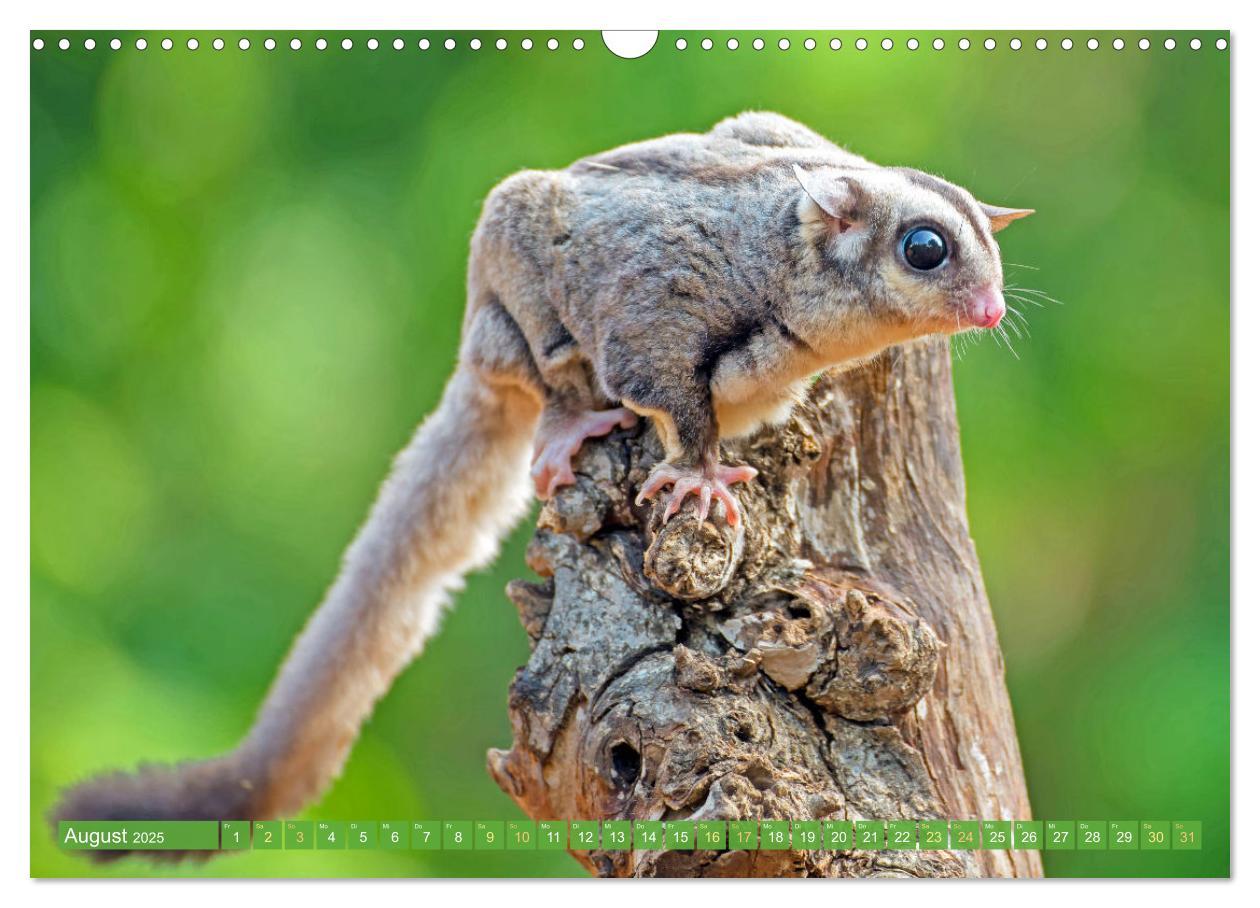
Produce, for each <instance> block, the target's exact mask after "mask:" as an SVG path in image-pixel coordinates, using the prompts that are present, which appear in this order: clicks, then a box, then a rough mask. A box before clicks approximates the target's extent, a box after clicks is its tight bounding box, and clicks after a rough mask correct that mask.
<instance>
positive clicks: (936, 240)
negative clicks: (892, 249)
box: [901, 227, 949, 271]
mask: <svg viewBox="0 0 1260 908" xmlns="http://www.w3.org/2000/svg"><path fill="white" fill-rule="evenodd" d="M901 251H902V253H903V254H904V255H905V257H906V261H907V262H908V263H909V264H910V267H911V268H917V269H919V270H920V271H931V270H932V269H933V268H935V267H937V266H938V265H940V263H941V262H943V261H945V256H946V255H948V254H949V249H948V248H947V247H946V245H945V237H943V236H941V235H940V234H939V233H937V232H936V231H935V230H933V229H932V228H931V227H916V228H914V229H913V230H911V231H910V232H909V233H907V234H906V238H905V239H904V240H902V241H901Z"/></svg>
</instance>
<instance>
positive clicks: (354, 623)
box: [54, 113, 1032, 820]
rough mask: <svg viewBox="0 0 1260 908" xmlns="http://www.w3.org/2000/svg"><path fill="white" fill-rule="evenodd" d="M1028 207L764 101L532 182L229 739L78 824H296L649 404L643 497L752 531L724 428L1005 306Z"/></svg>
mask: <svg viewBox="0 0 1260 908" xmlns="http://www.w3.org/2000/svg"><path fill="white" fill-rule="evenodd" d="M1031 213H1032V212H1031V211H1030V210H1027V209H1011V208H998V207H994V206H991V205H985V204H982V203H980V202H978V201H976V199H974V198H973V197H972V196H971V195H970V194H969V193H968V192H967V191H966V190H963V189H960V188H959V187H957V186H954V185H952V184H950V183H947V182H945V181H944V180H941V179H938V178H936V177H934V176H930V175H928V174H926V173H922V172H920V171H917V170H911V169H908V168H889V167H881V166H877V165H875V164H872V163H870V162H868V161H865V160H863V159H862V158H860V157H857V156H856V155H853V154H850V153H849V152H847V151H844V150H842V149H841V148H839V147H837V146H836V145H834V144H832V143H831V142H829V141H827V140H826V139H824V138H822V137H821V136H819V135H817V134H815V133H814V132H812V131H811V130H809V129H807V128H805V127H804V126H801V125H800V124H798V123H795V122H793V121H791V120H789V119H786V118H785V117H782V116H779V115H776V114H770V113H745V114H742V115H740V116H737V117H733V118H730V119H727V120H723V121H722V122H720V123H718V124H717V125H716V126H714V127H713V129H711V130H710V131H709V132H707V133H704V134H702V135H698V134H679V135H669V136H665V137H663V138H659V139H653V140H650V141H646V142H641V143H637V144H632V145H627V146H624V147H622V148H617V149H614V150H612V151H609V152H605V153H603V154H598V155H595V156H594V157H589V158H584V159H582V160H580V161H578V162H577V163H575V164H573V165H572V166H570V167H569V168H567V169H565V170H560V171H525V172H523V173H518V174H516V175H515V176H512V177H510V178H508V179H507V180H505V181H504V182H503V183H501V184H500V185H499V186H498V187H496V188H495V189H494V191H493V192H491V193H490V196H489V198H487V200H486V202H485V206H484V209H483V211H482V215H481V219H480V222H479V223H478V225H477V228H476V231H475V232H474V234H473V237H472V244H471V254H470V257H469V265H468V301H467V312H466V315H465V317H464V322H463V340H462V343H461V347H460V352H459V361H458V365H457V366H456V368H455V372H454V374H453V375H452V376H451V378H450V381H449V383H448V384H447V386H446V390H445V393H444V396H443V397H442V402H441V404H440V405H439V406H438V408H437V410H436V411H435V412H434V413H433V414H432V415H430V416H429V417H428V419H426V420H425V421H424V423H423V424H422V425H421V426H420V428H419V430H418V431H417V432H416V434H415V436H414V437H413V439H412V440H411V442H410V444H409V445H408V446H407V447H406V449H405V450H403V451H402V453H401V454H399V455H398V457H397V459H396V461H395V463H394V466H393V469H392V471H391V473H390V475H389V477H388V478H387V479H386V480H385V483H384V485H383V486H382V488H381V491H380V494H379V497H378V498H377V500H376V503H375V505H373V507H372V510H371V513H370V515H369V517H368V519H367V522H366V523H365V524H364V525H363V528H362V529H361V530H360V531H359V534H358V536H357V537H356V538H355V540H354V542H353V543H352V544H351V545H350V547H349V550H348V551H347V552H346V554H345V557H344V561H343V564H342V567H341V572H340V574H339V575H338V576H337V579H336V581H335V582H334V583H333V585H332V587H331V589H330V590H329V592H328V594H327V597H326V599H325V600H324V602H323V604H322V605H321V606H320V607H319V609H318V610H317V611H316V612H315V614H314V616H313V617H312V618H311V619H310V621H309V623H308V624H307V626H306V627H305V629H304V630H303V631H302V633H301V634H300V635H299V636H298V638H297V641H296V643H295V644H294V645H293V649H292V651H291V652H290V653H289V656H288V658H287V659H286V661H285V662H284V665H283V666H282V668H281V670H280V673H279V676H278V677H277V678H276V680H275V682H274V684H273V686H272V688H271V691H270V693H269V694H268V696H267V698H266V700H265V702H264V703H263V705H262V708H261V709H260V711H259V713H258V716H257V719H256V720H255V722H254V725H253V728H252V729H251V730H250V732H249V733H248V734H247V735H246V737H245V739H244V740H243V741H242V742H241V743H240V745H239V746H238V747H237V748H236V749H235V750H233V751H232V752H230V753H228V754H226V755H224V756H221V757H218V758H214V759H210V760H206V761H202V762H194V763H187V764H183V765H179V766H173V767H147V768H143V769H141V770H140V771H139V772H137V773H134V774H123V773H118V774H113V775H108V776H103V777H100V778H97V779H93V780H90V781H88V782H85V783H83V784H81V785H79V786H77V787H75V788H72V789H70V790H69V791H68V792H67V793H66V794H65V797H64V799H63V800H62V802H61V803H60V804H59V805H58V806H57V807H56V808H55V810H54V815H55V816H56V817H58V818H64V819H136V820H139V819H154V820H156V819H261V818H268V817H276V816H284V815H291V814H293V813H295V812H297V811H298V810H300V809H301V808H302V807H303V806H304V805H305V804H307V803H308V802H310V801H311V800H313V799H314V798H316V797H317V796H318V795H319V794H320V793H321V792H323V791H324V789H325V788H327V787H328V785H329V784H330V783H331V782H332V780H333V779H334V778H335V777H336V776H337V774H338V773H339V772H340V771H341V767H342V765H343V763H344V762H345V760H346V757H347V755H348V754H349V751H350V748H351V746H352V745H353V743H354V740H355V738H356V736H357V735H358V733H359V728H360V726H361V725H362V723H363V721H364V720H365V718H366V717H367V716H368V714H369V713H370V711H371V710H372V707H373V705H374V704H375V702H376V701H377V699H378V698H380V697H381V696H382V695H383V694H384V693H385V691H386V690H387V689H388V688H389V686H390V684H391V683H392V682H393V680H394V678H395V676H396V675H397V674H398V673H399V672H400V671H401V670H402V669H403V668H405V667H406V666H407V665H408V663H410V662H411V660H412V659H413V658H414V657H415V656H416V655H417V653H418V652H419V651H420V648H421V646H422V644H423V643H424V641H425V639H426V638H427V637H428V636H429V635H430V634H431V633H433V631H434V630H435V628H436V627H437V624H438V619H439V617H440V613H441V609H442V606H443V603H444V602H445V600H446V597H447V593H448V591H450V590H452V589H455V588H457V587H458V586H459V585H460V582H461V578H462V577H463V576H464V574H466V573H467V572H468V571H470V570H472V569H474V568H476V567H478V566H480V565H483V564H485V563H486V562H487V561H489V560H490V559H491V558H492V557H493V556H494V553H495V551H496V548H497V546H498V543H499V540H500V538H501V537H502V535H503V534H504V533H505V532H506V531H507V530H508V529H509V528H510V527H511V526H512V525H513V524H514V523H515V522H516V521H517V520H518V519H519V518H520V517H521V516H522V515H523V513H524V511H525V508H526V506H527V503H528V498H529V486H530V480H532V486H533V491H534V492H535V493H537V495H538V496H540V497H543V498H546V497H549V496H551V495H553V494H554V493H555V491H556V489H558V488H560V487H561V486H564V485H566V484H569V483H572V482H574V481H575V480H574V475H573V471H572V468H571V466H570V459H571V457H572V456H573V455H574V454H575V453H576V452H577V451H578V449H579V448H580V447H581V445H582V443H583V441H584V440H585V439H587V438H591V437H595V436H600V435H605V434H607V433H609V432H610V431H612V430H613V428H615V427H617V426H622V427H627V428H628V427H631V426H633V425H634V423H635V422H636V420H638V419H639V418H646V419H649V420H651V421H652V423H653V424H654V426H655V428H656V431H657V433H658V434H659V436H660V438H661V440H662V443H663V445H664V448H665V460H664V461H662V462H661V463H660V464H658V465H657V466H656V467H655V468H654V469H653V471H652V472H651V474H650V475H649V476H648V478H647V480H646V481H645V483H644V484H643V486H642V487H641V489H640V491H639V496H638V502H639V504H642V503H644V502H645V501H647V500H648V499H651V498H653V497H655V496H657V495H667V496H668V498H667V508H666V511H667V515H672V514H674V513H675V512H677V511H678V510H679V508H680V507H681V505H682V503H683V502H684V501H685V499H686V498H687V496H690V495H695V496H696V497H697V499H698V503H699V509H698V512H697V513H698V515H699V518H700V519H701V520H704V519H714V520H726V521H727V522H729V523H730V524H732V525H738V524H739V522H740V519H741V517H740V509H739V505H738V502H737V500H736V499H735V497H734V496H733V495H732V493H731V486H732V485H734V484H736V483H741V482H750V481H752V480H753V479H754V477H755V476H756V471H755V470H753V469H752V468H751V467H748V466H740V465H735V464H725V463H723V462H722V461H721V459H720V457H719V447H718V443H719V441H720V440H721V439H724V438H733V437H738V436H741V435H744V434H746V433H748V432H751V431H752V430H754V429H756V428H758V427H759V426H762V425H764V424H766V423H774V422H776V421H779V420H782V419H784V418H786V416H787V415H788V413H789V412H790V411H791V409H792V407H793V405H794V404H795V403H796V402H797V400H798V399H799V397H800V396H801V394H802V393H803V391H804V390H805V388H806V387H807V385H808V382H809V379H810V377H811V376H813V375H815V374H816V373H818V372H820V371H822V370H824V369H828V368H833V367H844V366H849V365H852V364H855V363H859V362H861V361H863V360H865V359H868V358H870V357H871V356H873V355H875V354H876V353H878V352H880V351H881V350H883V349H885V348H887V347H889V346H890V345H893V344H898V343H901V342H903V341H907V340H910V339H912V338H915V337H920V336H923V335H928V334H949V333H954V332H958V331H963V330H967V329H984V328H993V327H995V326H996V325H997V324H998V323H999V322H1000V321H1001V320H1002V317H1003V315H1004V314H1005V311H1006V309H1005V304H1004V302H1003V299H1002V267H1001V261H1000V258H999V251H998V247H997V244H996V242H995V241H994V239H993V235H994V234H995V233H996V232H997V231H999V230H1001V229H1002V228H1004V227H1005V226H1007V225H1008V224H1009V223H1010V222H1011V221H1014V220H1016V219H1018V218H1022V217H1024V216H1026V215H1029V214H1031Z"/></svg>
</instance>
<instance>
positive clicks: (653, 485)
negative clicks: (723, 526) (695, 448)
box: [635, 463, 757, 527]
mask: <svg viewBox="0 0 1260 908" xmlns="http://www.w3.org/2000/svg"><path fill="white" fill-rule="evenodd" d="M756 475H757V471H756V470H755V469H754V468H752V467H749V466H742V467H728V466H726V465H725V464H720V463H719V464H712V465H705V466H697V467H679V466H675V465H674V464H670V463H658V464H657V465H656V466H655V467H653V468H652V472H651V474H650V475H649V476H648V478H647V482H645V483H643V488H641V489H640V490H639V497H638V498H637V499H636V501H635V503H636V504H643V503H644V502H645V501H649V500H651V498H652V496H654V495H655V494H656V493H657V492H659V491H660V490H661V489H663V488H665V486H667V485H672V486H673V487H674V490H673V491H672V492H671V493H670V496H669V503H668V504H667V505H666V507H665V519H666V520H668V519H669V518H670V517H672V516H673V515H674V514H677V513H678V509H679V508H681V507H682V506H683V502H684V501H685V500H686V498H687V496H688V495H690V494H692V493H695V495H696V496H697V497H699V499H700V515H699V516H700V520H701V522H703V521H704V519H705V518H706V517H708V516H709V508H710V506H711V505H712V504H713V500H714V499H717V502H718V504H719V505H720V506H721V507H722V510H723V511H724V512H725V514H726V522H727V523H728V524H730V525H731V526H733V527H738V526H739V524H740V512H739V502H738V501H736V499H735V495H734V494H733V493H732V492H731V488H730V487H731V486H732V485H733V484H735V483H737V482H749V481H750V480H751V479H752V478H753V477H754V476H756Z"/></svg>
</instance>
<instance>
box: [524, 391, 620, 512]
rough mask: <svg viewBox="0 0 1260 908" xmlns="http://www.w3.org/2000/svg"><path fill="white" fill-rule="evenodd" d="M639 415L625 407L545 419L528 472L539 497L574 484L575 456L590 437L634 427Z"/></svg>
mask: <svg viewBox="0 0 1260 908" xmlns="http://www.w3.org/2000/svg"><path fill="white" fill-rule="evenodd" d="M638 418H639V417H638V416H636V415H635V413H634V412H633V411H631V410H627V409H626V408H625V407H617V408H616V409H614V410H587V411H586V412H584V413H579V414H577V415H575V416H571V417H567V418H564V419H558V420H552V421H550V422H544V424H543V427H542V428H540V429H539V430H538V436H537V437H536V438H535V442H534V465H533V467H531V468H530V471H529V475H530V476H532V477H533V479H534V491H535V492H536V493H537V494H538V497H539V498H542V499H544V500H545V499H548V498H550V497H551V496H552V495H554V494H556V489H558V488H560V487H561V486H568V485H573V483H575V482H577V477H575V476H574V475H573V464H572V461H573V455H575V454H577V452H578V451H580V450H581V448H582V442H584V441H586V439H588V438H597V437H599V436H601V435H607V434H608V433H609V432H611V431H612V430H613V429H615V428H617V427H619V426H620V427H621V428H623V429H629V428H633V426H634V424H635V422H636V421H637V420H638Z"/></svg>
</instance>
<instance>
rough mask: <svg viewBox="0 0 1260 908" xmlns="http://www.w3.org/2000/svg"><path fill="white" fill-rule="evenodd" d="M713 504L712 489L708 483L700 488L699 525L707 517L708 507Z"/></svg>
mask: <svg viewBox="0 0 1260 908" xmlns="http://www.w3.org/2000/svg"><path fill="white" fill-rule="evenodd" d="M712 504H713V487H712V486H710V485H709V484H708V483H705V484H704V485H702V486H700V514H699V516H700V523H704V521H705V518H707V517H708V516H709V506H710V505H712Z"/></svg>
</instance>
